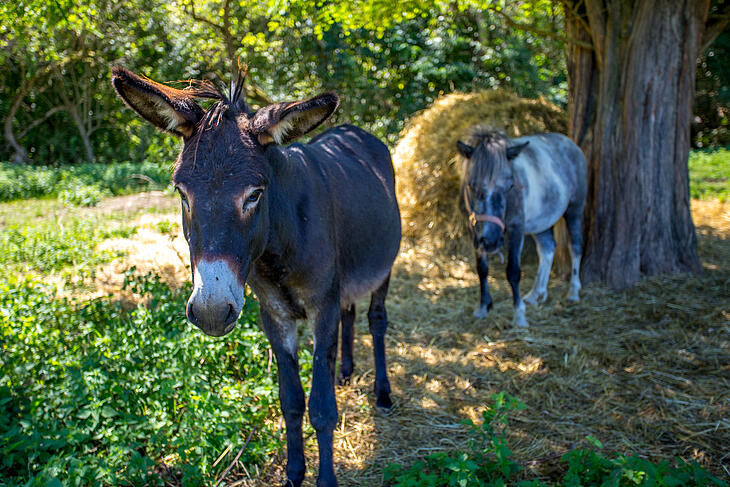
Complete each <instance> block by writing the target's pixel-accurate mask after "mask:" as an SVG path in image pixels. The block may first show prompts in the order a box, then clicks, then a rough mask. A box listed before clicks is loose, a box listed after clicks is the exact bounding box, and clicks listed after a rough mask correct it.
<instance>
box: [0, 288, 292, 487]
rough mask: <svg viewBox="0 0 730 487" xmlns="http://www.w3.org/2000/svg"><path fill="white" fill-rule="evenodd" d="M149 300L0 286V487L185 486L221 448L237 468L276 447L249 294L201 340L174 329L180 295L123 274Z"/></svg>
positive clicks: (207, 474) (270, 378) (181, 323)
mask: <svg viewBox="0 0 730 487" xmlns="http://www.w3.org/2000/svg"><path fill="white" fill-rule="evenodd" d="M127 285H128V287H129V288H130V289H132V290H133V291H134V292H137V293H140V294H143V295H145V296H147V297H148V299H149V303H148V304H147V305H146V306H145V305H139V306H137V307H136V308H134V309H132V310H131V311H125V310H124V309H123V308H122V306H121V305H120V304H119V302H117V301H116V300H114V299H113V298H112V297H105V298H99V299H94V300H91V301H81V302H74V301H71V300H68V299H59V298H57V297H55V296H54V291H53V290H52V289H50V288H49V287H47V286H46V285H44V284H43V283H42V282H40V281H39V280H36V279H33V278H29V277H26V278H17V279H10V280H9V281H7V282H0V339H1V340H2V348H3V351H2V354H1V355H0V370H1V372H0V479H3V480H2V481H1V482H0V484H2V485H8V486H20V485H84V486H87V485H163V484H162V479H161V478H160V476H159V474H157V473H155V470H154V468H153V467H155V466H156V465H160V464H161V463H163V462H164V463H165V464H167V465H172V466H174V467H175V470H176V475H177V476H178V478H179V480H180V481H182V482H183V485H202V484H204V483H207V482H209V481H210V479H211V478H212V476H213V475H215V473H219V471H220V469H221V465H218V466H217V468H216V469H214V468H213V467H212V463H213V462H214V461H215V459H216V458H217V457H218V456H219V455H220V453H221V452H222V451H223V450H224V449H225V448H226V446H227V445H229V444H231V445H233V446H234V449H235V448H236V446H238V445H243V443H244V441H245V439H246V437H247V435H248V434H249V433H250V432H251V431H252V429H253V428H254V426H256V427H257V431H256V434H255V435H254V437H253V439H252V441H251V442H250V443H249V445H248V446H247V447H246V449H245V451H244V452H243V454H242V456H241V461H242V462H243V463H244V464H252V463H260V462H263V461H264V460H265V459H266V458H267V457H268V456H269V455H270V454H271V452H272V451H273V450H275V449H278V448H279V447H280V441H279V438H278V434H275V430H276V429H277V428H276V427H275V426H271V425H275V423H274V422H273V421H270V420H271V418H272V416H274V415H276V414H277V393H276V387H275V381H274V377H275V366H274V365H273V362H272V360H271V356H270V353H269V350H268V347H267V345H266V340H265V338H264V337H263V335H262V333H261V332H260V331H259V330H258V328H257V327H256V326H255V325H254V320H255V318H254V317H255V316H256V312H257V310H256V305H255V303H254V301H253V300H249V301H248V303H249V304H247V305H246V307H245V308H244V311H243V314H242V317H241V318H240V319H239V326H238V328H237V330H236V331H235V332H234V333H232V334H231V335H230V336H228V337H227V338H226V339H225V340H220V339H213V338H209V337H206V336H204V335H203V334H202V333H200V332H198V331H196V330H195V329H193V328H191V326H190V325H189V324H187V323H186V320H185V315H184V310H185V299H186V297H187V295H188V293H189V291H190V290H189V288H188V289H183V290H181V291H179V292H175V291H172V290H171V289H170V288H169V287H168V286H166V285H165V284H163V283H162V282H161V281H160V280H159V279H158V278H157V277H154V276H146V277H141V278H139V277H138V278H133V277H131V274H130V275H129V276H128V283H127Z"/></svg>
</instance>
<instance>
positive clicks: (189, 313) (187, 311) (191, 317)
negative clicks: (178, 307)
mask: <svg viewBox="0 0 730 487" xmlns="http://www.w3.org/2000/svg"><path fill="white" fill-rule="evenodd" d="M185 314H186V315H187V316H188V320H189V321H190V323H192V324H194V325H197V324H198V318H197V317H196V316H195V312H194V311H193V302H192V300H191V301H188V305H187V307H186V309H185Z"/></svg>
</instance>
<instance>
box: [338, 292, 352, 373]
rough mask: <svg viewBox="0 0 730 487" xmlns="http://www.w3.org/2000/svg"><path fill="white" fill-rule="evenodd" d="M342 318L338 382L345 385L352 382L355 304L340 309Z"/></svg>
mask: <svg viewBox="0 0 730 487" xmlns="http://www.w3.org/2000/svg"><path fill="white" fill-rule="evenodd" d="M340 317H341V318H340V319H341V320H342V344H341V345H340V347H341V353H340V377H339V380H338V382H339V383H340V385H344V384H346V383H348V382H350V377H351V376H352V370H353V368H354V362H353V359H352V344H353V341H354V339H355V329H354V328H355V326H354V325H355V305H354V304H352V305H350V306H349V307H347V308H341V309H340Z"/></svg>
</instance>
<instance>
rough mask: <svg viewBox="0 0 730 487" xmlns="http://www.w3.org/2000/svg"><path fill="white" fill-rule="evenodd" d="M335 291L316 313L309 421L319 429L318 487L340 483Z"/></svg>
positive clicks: (337, 316)
mask: <svg viewBox="0 0 730 487" xmlns="http://www.w3.org/2000/svg"><path fill="white" fill-rule="evenodd" d="M332 294H333V295H334V294H335V293H332ZM333 295H332V296H330V297H329V299H327V302H324V303H322V305H320V307H319V311H318V313H317V316H315V318H314V338H315V340H314V360H313V363H312V391H311V393H310V394H309V421H310V422H311V423H312V426H313V427H314V431H315V432H316V433H317V445H318V446H319V475H318V476H317V487H333V486H336V485H337V478H336V477H335V469H334V462H333V458H332V441H333V434H334V431H335V427H336V426H337V401H336V399H335V361H336V360H337V332H338V331H339V330H338V329H339V326H338V325H339V323H340V304H339V297H336V296H333Z"/></svg>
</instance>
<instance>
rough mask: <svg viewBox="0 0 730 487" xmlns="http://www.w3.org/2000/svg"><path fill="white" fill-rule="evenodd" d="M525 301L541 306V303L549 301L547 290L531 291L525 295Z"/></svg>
mask: <svg viewBox="0 0 730 487" xmlns="http://www.w3.org/2000/svg"><path fill="white" fill-rule="evenodd" d="M523 301H524V302H525V303H527V304H529V305H531V306H539V305H540V304H542V303H544V302H545V301H547V292H544V293H539V292H535V291H530V292H529V293H527V296H525V299H524V300H523Z"/></svg>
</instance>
